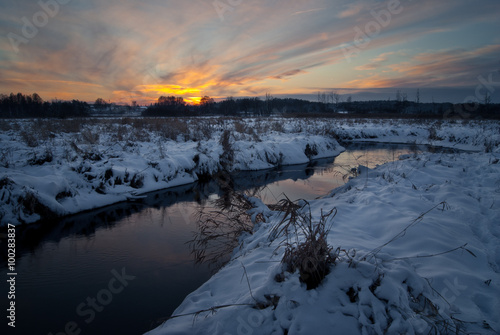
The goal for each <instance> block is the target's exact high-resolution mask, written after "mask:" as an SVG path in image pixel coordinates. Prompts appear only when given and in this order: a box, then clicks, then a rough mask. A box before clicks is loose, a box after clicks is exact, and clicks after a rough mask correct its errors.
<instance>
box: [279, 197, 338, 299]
mask: <svg viewBox="0 0 500 335" xmlns="http://www.w3.org/2000/svg"><path fill="white" fill-rule="evenodd" d="M274 210H277V211H280V212H281V213H282V219H281V221H280V222H278V223H277V224H276V225H275V226H274V228H273V229H272V231H271V236H272V237H273V238H279V237H280V236H284V237H285V239H284V241H282V242H281V243H280V246H284V247H285V254H284V256H283V259H282V263H283V264H284V266H285V270H286V271H288V272H292V273H293V272H295V271H298V272H299V275H300V281H301V282H303V283H305V284H306V285H307V289H308V290H311V289H315V288H316V287H318V286H319V284H321V282H322V280H323V278H325V276H326V275H327V274H328V273H329V272H330V267H331V266H332V265H333V264H335V261H336V259H337V257H338V254H339V252H340V249H339V248H337V249H336V250H335V251H334V250H333V247H331V246H330V245H329V244H328V242H327V238H328V233H329V232H330V229H331V225H332V223H333V221H332V219H333V218H334V217H335V215H336V214H337V209H336V208H333V209H332V210H330V211H328V212H325V213H324V212H323V211H321V216H320V219H319V221H318V222H317V223H314V222H313V219H312V214H311V207H310V205H309V202H307V201H306V200H300V201H298V203H295V202H293V201H291V200H290V199H288V197H286V196H285V199H283V200H281V201H280V202H279V203H278V204H277V205H276V206H274ZM302 236H303V238H301V237H302Z"/></svg>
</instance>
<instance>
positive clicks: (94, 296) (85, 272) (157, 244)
mask: <svg viewBox="0 0 500 335" xmlns="http://www.w3.org/2000/svg"><path fill="white" fill-rule="evenodd" d="M418 150H422V148H411V147H409V146H401V145H384V146H381V145H369V144H358V145H352V146H350V147H349V149H348V150H347V151H346V152H344V153H342V154H341V155H340V156H338V157H337V158H335V159H333V158H331V159H324V160H319V161H316V162H314V163H312V164H309V165H298V166H291V167H283V168H282V169H280V170H279V171H278V170H272V171H259V172H241V173H237V174H235V175H234V176H233V180H234V184H235V188H236V189H238V190H244V191H246V192H247V193H249V194H254V195H257V196H259V197H261V198H262V199H264V201H265V202H267V203H274V202H276V200H278V199H280V198H282V197H283V194H286V195H287V196H288V197H289V198H290V199H292V200H293V199H299V198H303V199H314V198H316V197H319V196H322V195H325V194H327V193H329V191H330V190H332V189H333V188H335V187H338V186H341V185H343V184H344V182H345V180H346V177H347V176H348V175H349V171H350V169H351V168H353V167H357V166H358V165H360V164H361V165H365V166H369V167H373V166H375V165H376V164H382V163H385V162H388V161H393V160H397V158H398V156H399V155H401V154H407V153H413V152H415V151H418ZM424 150H425V149H424ZM220 192H221V191H220V188H219V185H218V184H217V183H215V182H209V183H205V184H203V185H200V184H193V185H187V186H183V187H177V188H173V189H169V190H165V191H162V192H156V193H153V194H149V195H148V196H147V198H145V199H143V200H141V201H140V202H136V203H122V204H117V205H114V206H110V207H106V208H104V209H101V210H96V211H92V212H88V213H83V214H79V215H75V216H72V217H69V218H65V219H62V220H59V221H57V222H45V223H44V224H35V225H30V226H28V227H18V228H16V230H17V253H18V258H17V264H16V271H17V282H16V300H15V301H16V328H15V331H12V330H13V329H12V328H9V327H6V324H7V321H6V317H5V315H6V312H5V311H6V309H7V304H6V301H7V299H5V298H6V297H4V295H5V296H6V295H7V292H8V288H7V285H6V279H7V268H6V264H5V260H4V259H2V264H1V266H0V279H1V292H0V294H1V295H2V299H0V300H1V301H2V310H3V311H4V312H3V313H2V320H3V321H2V326H1V327H2V329H5V331H2V334H33V335H35V334H44V335H46V334H50V333H52V334H54V335H56V334H57V335H62V334H81V335H86V334H91V335H99V334H110V333H113V334H142V333H144V332H146V331H148V330H150V329H152V328H154V327H155V326H157V325H158V323H159V322H161V319H162V318H165V317H168V316H170V315H171V314H172V312H173V311H174V309H175V308H176V307H177V306H178V305H179V304H180V303H181V302H182V300H183V299H184V298H185V297H186V295H188V294H189V293H190V292H192V291H194V290H195V289H196V288H197V287H199V286H200V285H201V284H203V283H204V282H205V281H206V280H208V279H209V278H210V275H211V272H210V269H209V268H208V266H207V265H204V264H201V265H199V264H198V265H196V264H195V262H194V259H193V257H192V255H191V252H190V251H191V250H190V246H189V245H188V244H186V242H187V241H189V240H190V239H192V237H193V233H192V232H193V231H195V230H196V228H197V224H196V219H195V214H196V213H197V212H198V210H199V208H200V205H202V204H204V203H205V202H206V201H207V199H215V198H217V197H218V196H219V195H220ZM4 247H5V245H3V246H2V248H4ZM2 250H4V249H2ZM5 254H6V252H3V253H2V255H5Z"/></svg>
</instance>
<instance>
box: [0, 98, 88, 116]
mask: <svg viewBox="0 0 500 335" xmlns="http://www.w3.org/2000/svg"><path fill="white" fill-rule="evenodd" d="M89 115H90V106H89V104H88V103H86V102H83V101H78V100H72V101H61V100H54V101H52V102H48V101H43V99H42V98H41V97H40V96H39V95H38V94H37V93H33V94H31V95H24V94H22V93H17V94H14V93H11V94H10V95H5V94H0V117H1V118H34V117H46V118H50V117H54V118H65V117H84V116H89Z"/></svg>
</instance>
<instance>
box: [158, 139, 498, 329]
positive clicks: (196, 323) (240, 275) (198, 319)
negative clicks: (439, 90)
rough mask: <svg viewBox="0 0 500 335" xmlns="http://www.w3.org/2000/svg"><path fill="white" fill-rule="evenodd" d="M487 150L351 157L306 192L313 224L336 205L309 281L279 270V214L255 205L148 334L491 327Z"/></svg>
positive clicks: (493, 244) (493, 172) (492, 166)
mask: <svg viewBox="0 0 500 335" xmlns="http://www.w3.org/2000/svg"><path fill="white" fill-rule="evenodd" d="M491 151H492V152H491V153H461V154H424V155H421V156H418V157H409V156H407V157H404V159H403V160H400V161H396V162H393V163H389V164H386V165H384V166H380V167H377V168H376V169H373V170H369V169H366V168H361V169H360V175H359V176H358V178H356V179H353V180H351V181H349V182H348V183H347V184H346V185H345V186H344V187H341V188H339V189H336V190H334V191H333V192H332V193H331V194H330V195H329V196H327V197H325V198H323V199H318V200H314V201H311V202H310V207H311V211H312V217H313V219H314V220H313V222H316V223H317V222H318V221H319V218H320V216H321V213H322V211H323V213H324V212H326V211H329V210H331V209H332V208H334V207H335V208H337V210H338V214H337V215H336V216H335V217H334V219H333V226H332V229H331V231H330V233H329V235H328V243H329V245H330V246H332V248H333V250H335V249H336V248H340V249H342V250H341V251H340V257H339V259H337V261H336V262H335V265H334V266H332V268H331V271H330V273H329V274H328V275H327V276H326V278H325V279H324V280H323V282H322V284H321V285H320V286H319V287H318V288H316V289H312V290H306V286H305V284H303V283H301V282H300V280H299V274H298V273H287V272H283V267H282V265H281V264H280V261H281V259H282V257H283V253H284V250H283V248H278V247H279V243H280V240H273V239H271V238H270V236H271V235H272V234H271V230H272V228H273V227H274V225H275V224H277V223H278V222H279V221H280V216H279V215H280V214H279V213H276V212H271V211H270V210H269V209H267V208H266V207H265V206H263V205H260V206H259V211H261V212H262V213H264V216H265V217H266V218H267V219H266V221H265V222H263V223H260V224H258V225H257V226H256V227H255V230H254V232H253V234H252V235H246V236H243V237H242V238H241V246H240V247H239V248H238V249H237V250H235V251H234V254H233V256H232V260H231V261H230V262H229V263H228V264H227V265H226V266H225V267H224V268H222V269H221V270H220V271H219V272H218V273H217V274H215V275H214V276H213V277H212V278H211V279H210V280H209V281H208V282H206V283H205V284H204V285H203V286H201V287H200V288H199V289H198V290H196V291H195V292H193V293H192V294H190V295H189V296H188V297H187V298H186V299H185V301H184V302H183V303H182V304H181V305H180V306H179V308H178V309H177V310H176V311H175V312H174V315H186V316H181V317H177V318H174V319H171V320H169V321H167V322H166V323H165V324H164V325H162V326H160V327H158V328H157V329H155V330H153V331H151V332H149V333H148V335H159V334H162V335H163V334H332V333H336V334H337V333H338V334H386V333H387V334H437V333H440V334H446V333H453V334H455V333H464V334H465V333H467V334H468V333H480V334H497V333H498V332H500V321H499V320H498V315H497V314H498V311H499V310H500V206H499V199H498V197H499V195H500V177H499V176H500V150H499V148H498V146H497V147H493V148H492V150H491ZM443 202H445V203H443ZM422 213H425V214H423V215H422ZM410 224H411V226H410V227H409V228H407V227H408V226H409V225H410ZM401 232H404V233H403V234H399V233H401ZM395 236H398V237H397V238H395V239H394V237H395ZM298 238H299V239H301V238H302V236H299V237H298ZM391 240H392V242H390V243H388V244H386V243H387V242H389V241H391ZM379 247H381V248H379ZM200 311H204V312H200Z"/></svg>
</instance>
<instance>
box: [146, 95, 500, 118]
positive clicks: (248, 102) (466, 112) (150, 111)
mask: <svg viewBox="0 0 500 335" xmlns="http://www.w3.org/2000/svg"><path fill="white" fill-rule="evenodd" d="M142 115H143V116H196V115H223V116H271V115H282V116H295V117H308V116H313V115H314V116H324V117H328V116H330V117H336V116H339V117H346V116H354V117H388V118H391V117H409V118H415V117H416V118H445V119H450V118H461V119H470V118H472V119H474V118H487V119H499V118H500V104H491V103H488V104H472V103H471V104H466V103H464V104H452V103H421V102H413V101H408V100H406V99H400V100H375V101H350V99H349V100H348V101H345V102H337V103H334V102H332V103H327V102H313V101H308V100H301V99H292V98H273V97H272V96H270V95H266V98H265V99H264V100H262V99H259V98H237V99H235V98H233V97H229V98H227V99H225V100H222V101H219V102H214V100H213V99H211V98H210V97H206V96H205V97H203V98H202V99H201V101H200V104H199V105H195V106H193V105H188V104H186V103H185V102H184V100H183V99H182V98H180V97H174V96H170V97H163V96H162V97H160V98H159V99H158V102H157V103H155V104H152V105H150V106H149V107H148V108H147V109H146V110H145V111H144V112H143V113H142Z"/></svg>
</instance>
